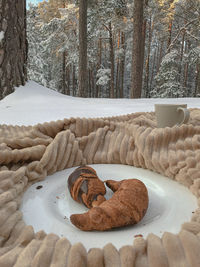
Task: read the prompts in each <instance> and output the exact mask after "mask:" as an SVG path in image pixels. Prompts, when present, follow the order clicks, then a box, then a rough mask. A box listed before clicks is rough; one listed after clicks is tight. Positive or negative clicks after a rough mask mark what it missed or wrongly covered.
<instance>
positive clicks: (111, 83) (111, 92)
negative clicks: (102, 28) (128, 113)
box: [109, 22, 115, 98]
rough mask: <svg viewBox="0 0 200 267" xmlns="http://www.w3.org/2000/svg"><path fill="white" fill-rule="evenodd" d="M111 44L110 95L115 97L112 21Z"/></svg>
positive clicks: (110, 26)
mask: <svg viewBox="0 0 200 267" xmlns="http://www.w3.org/2000/svg"><path fill="white" fill-rule="evenodd" d="M109 45H110V69H111V75H110V97H111V98H114V97H115V95H114V72H115V67H114V48H113V34H112V25H111V22H110V23H109Z"/></svg>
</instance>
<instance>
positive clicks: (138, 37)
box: [130, 0, 144, 98]
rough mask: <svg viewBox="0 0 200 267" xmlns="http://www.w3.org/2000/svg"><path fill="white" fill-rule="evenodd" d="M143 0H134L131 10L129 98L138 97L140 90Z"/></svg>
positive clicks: (142, 52) (142, 53) (142, 48)
mask: <svg viewBox="0 0 200 267" xmlns="http://www.w3.org/2000/svg"><path fill="white" fill-rule="evenodd" d="M143 5H144V3H143V0H135V1H134V11H133V18H134V20H133V53H132V77H131V78H132V83H131V85H132V86H131V94H130V97H131V98H140V97H141V92H142V73H143V62H142V60H143V55H144V51H143V50H144V45H143V44H144V43H143V42H144V38H143V33H142V32H143Z"/></svg>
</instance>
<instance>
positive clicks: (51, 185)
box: [20, 164, 197, 249]
mask: <svg viewBox="0 0 200 267" xmlns="http://www.w3.org/2000/svg"><path fill="white" fill-rule="evenodd" d="M91 166H92V167H93V168H94V169H95V170H96V172H97V174H98V176H99V178H100V179H102V180H107V179H113V180H117V181H118V180H122V179H130V178H137V179H140V180H141V181H143V182H144V184H145V185H146V186H147V189H148V193H149V207H148V210H147V213H146V215H145V216H144V218H143V219H142V220H141V221H140V222H139V223H138V224H136V225H133V226H129V227H124V228H119V229H115V230H111V231H106V232H98V231H95V232H84V231H81V230H79V229H77V228H76V227H75V226H74V225H72V224H71V222H70V220H69V217H70V215H71V214H73V213H83V212H85V211H87V208H86V207H85V206H83V205H81V204H79V203H77V202H75V201H74V200H73V199H72V198H71V197H70V194H69V192H68V189H67V178H68V176H69V175H70V174H71V173H72V171H73V170H74V169H75V168H70V169H66V170H64V171H61V172H57V173H55V174H54V175H51V176H48V177H46V179H45V180H44V181H42V182H38V183H35V184H34V185H32V186H31V187H29V188H28V190H27V191H26V192H25V193H24V196H23V201H22V204H21V207H20V209H21V211H22V212H23V219H24V221H25V223H26V224H27V225H32V226H33V227H34V230H35V231H36V232H37V231H39V230H44V231H45V232H46V233H55V234H58V235H59V236H60V237H66V238H67V239H68V240H69V241H70V242H71V243H72V244H74V243H77V242H82V243H83V245H84V246H85V248H86V249H89V248H92V247H101V248H102V247H103V246H104V245H106V244H107V243H109V242H111V243H113V244H114V245H115V247H116V248H120V247H122V246H123V245H131V244H132V243H133V239H134V236H136V235H138V234H140V235H143V237H145V238H146V237H147V235H148V233H154V234H156V235H158V236H162V234H163V232H166V231H168V232H172V233H178V232H179V230H180V228H181V224H182V223H184V222H186V221H189V220H190V218H191V216H192V212H194V210H195V209H196V208H197V201H196V197H194V196H193V195H192V194H191V192H190V191H189V190H188V189H187V188H186V187H184V186H183V185H180V184H179V183H177V182H175V181H173V180H170V179H169V178H166V177H164V176H162V175H159V174H156V173H154V172H151V171H149V170H144V169H141V168H136V167H132V166H127V165H119V164H94V165H91ZM38 186H39V188H40V189H38ZM107 191H108V192H107V194H106V197H107V198H110V197H111V195H112V191H111V190H110V189H108V190H107Z"/></svg>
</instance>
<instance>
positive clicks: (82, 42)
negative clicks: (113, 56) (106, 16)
mask: <svg viewBox="0 0 200 267" xmlns="http://www.w3.org/2000/svg"><path fill="white" fill-rule="evenodd" d="M78 80H79V84H78V96H80V97H86V96H87V86H88V70H87V0H79V77H78Z"/></svg>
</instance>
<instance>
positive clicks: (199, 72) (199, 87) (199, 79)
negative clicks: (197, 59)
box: [195, 63, 200, 97]
mask: <svg viewBox="0 0 200 267" xmlns="http://www.w3.org/2000/svg"><path fill="white" fill-rule="evenodd" d="M195 96H198V97H199V96H200V64H199V63H197V65H196V79H195Z"/></svg>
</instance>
